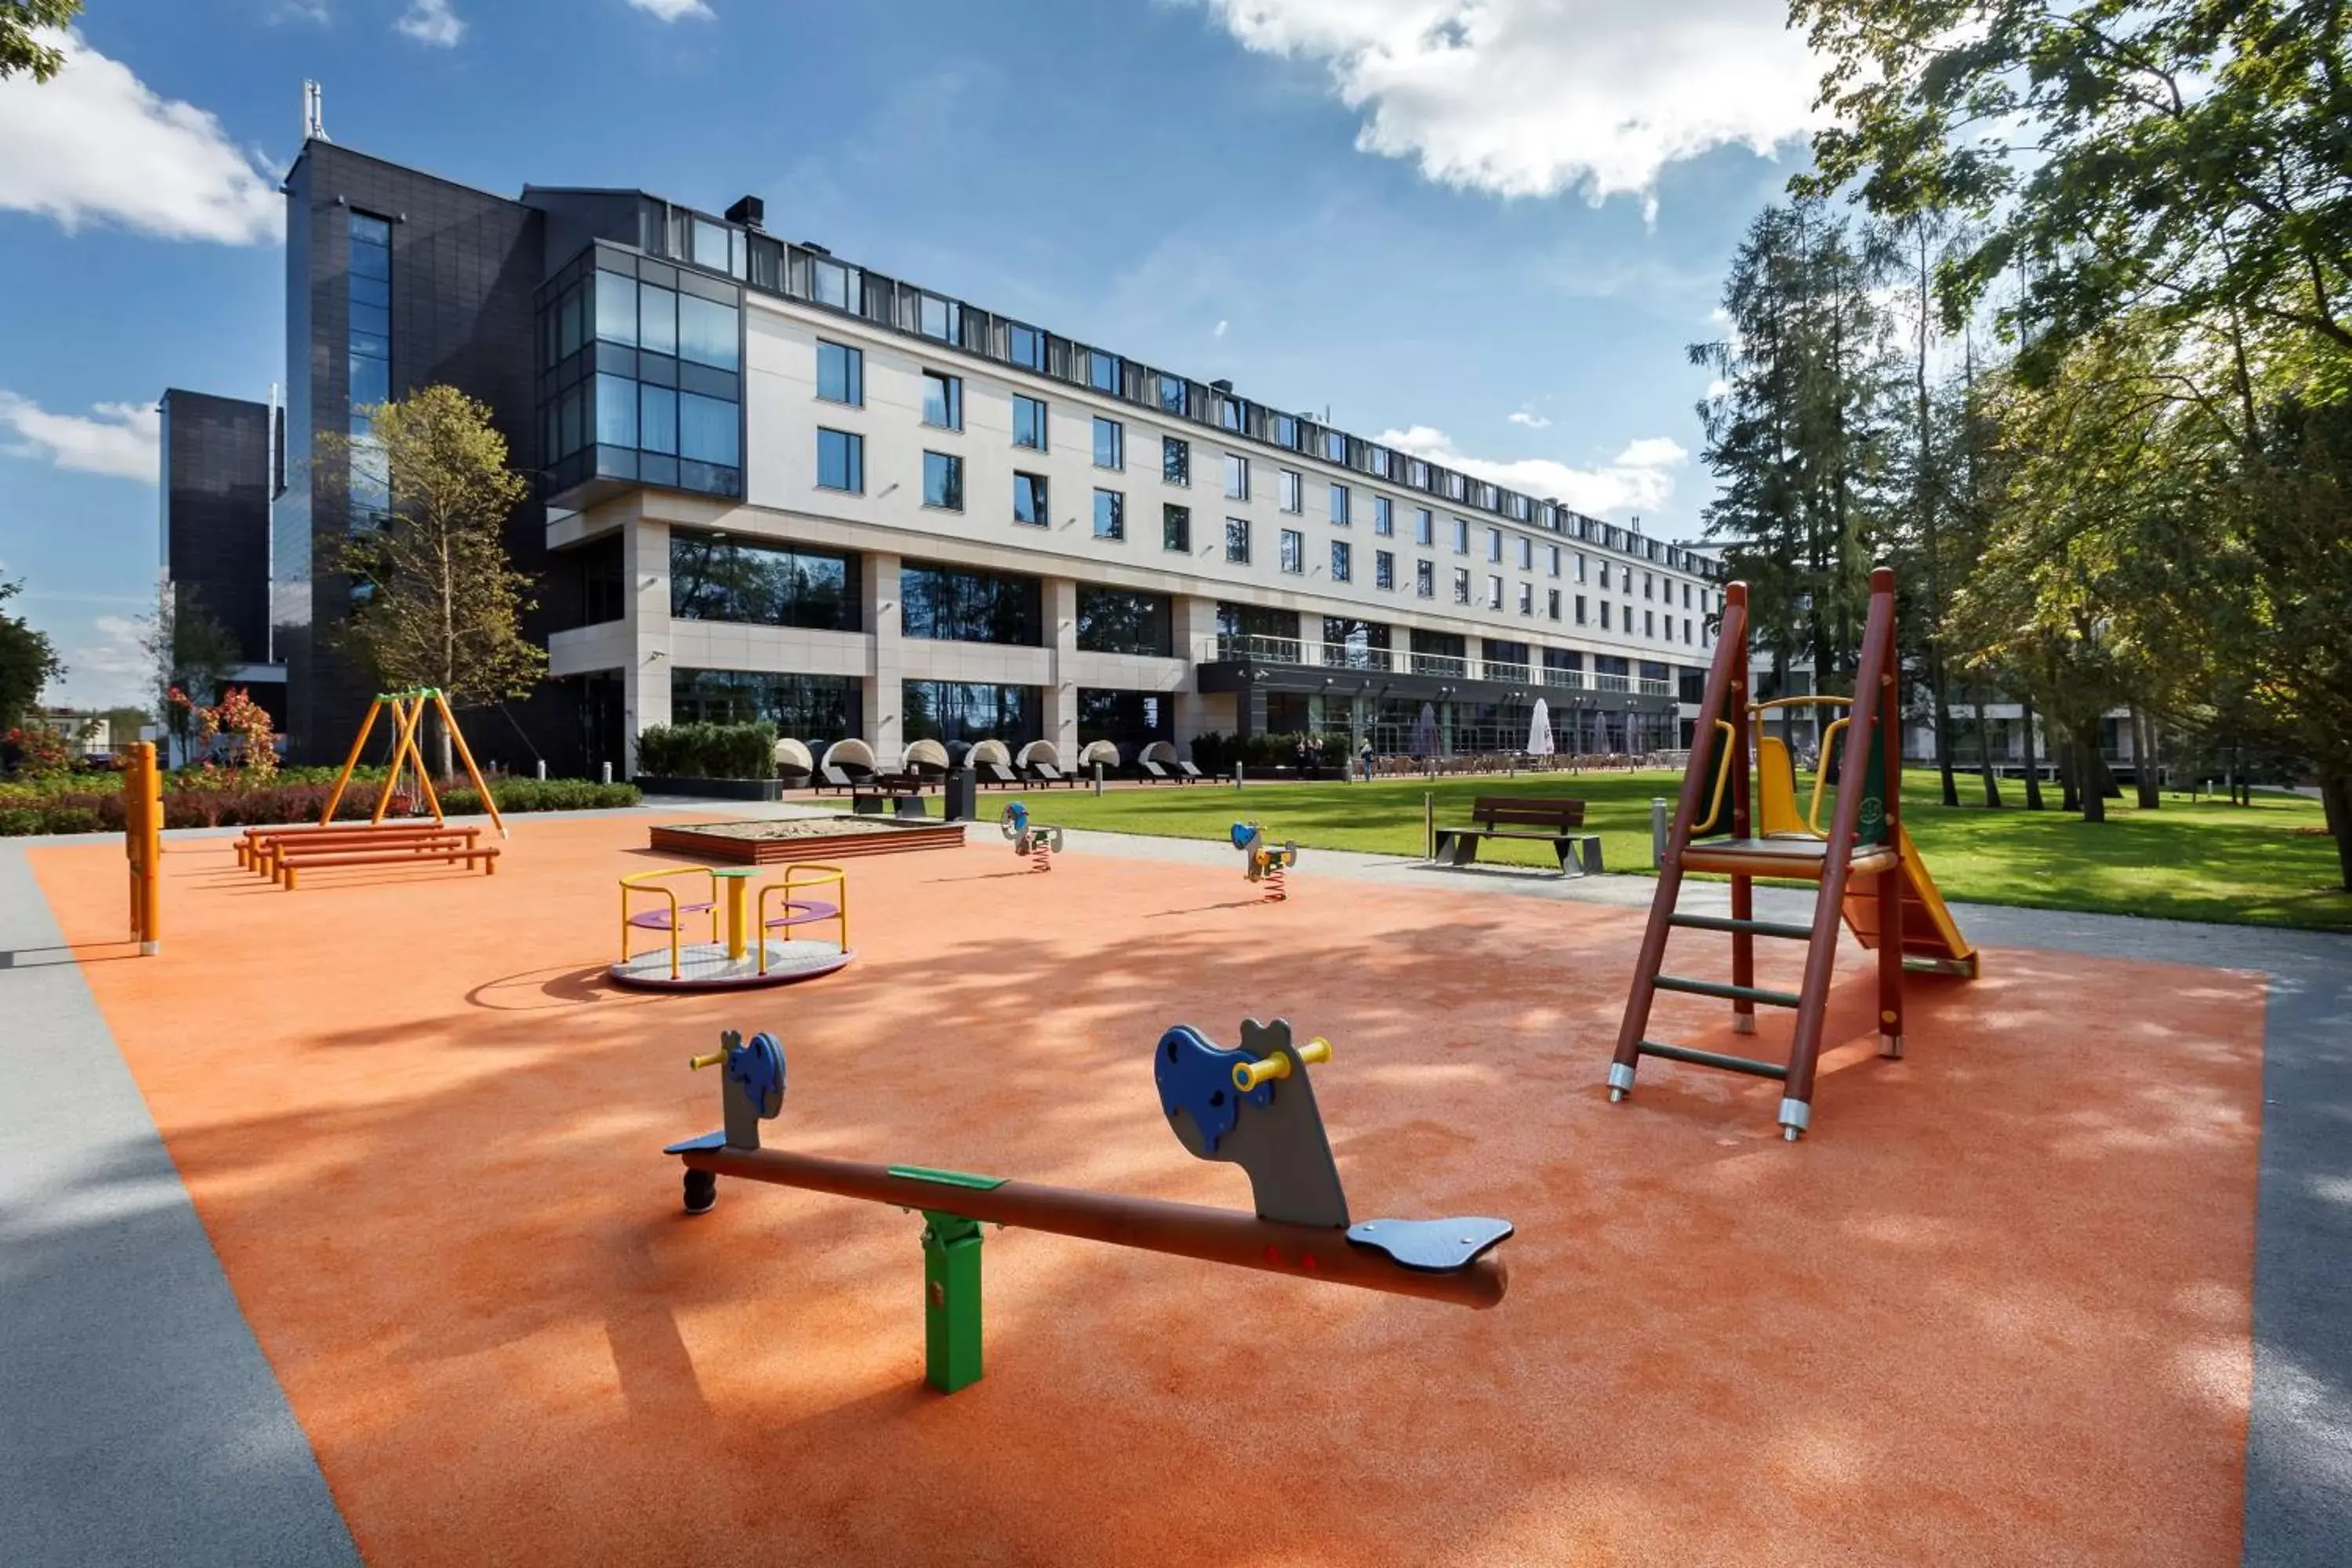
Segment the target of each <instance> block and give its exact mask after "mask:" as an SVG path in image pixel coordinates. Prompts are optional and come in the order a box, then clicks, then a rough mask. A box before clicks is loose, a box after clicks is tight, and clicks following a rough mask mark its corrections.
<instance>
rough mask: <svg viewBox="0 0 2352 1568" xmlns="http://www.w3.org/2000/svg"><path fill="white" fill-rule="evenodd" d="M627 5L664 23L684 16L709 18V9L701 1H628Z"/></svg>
mask: <svg viewBox="0 0 2352 1568" xmlns="http://www.w3.org/2000/svg"><path fill="white" fill-rule="evenodd" d="M629 4H630V5H632V6H634V7H635V8H636V9H637V10H640V11H643V12H644V13H646V15H647V16H656V17H658V18H660V19H661V20H662V21H665V22H675V21H677V20H679V19H680V18H681V17H686V16H699V17H702V18H704V19H706V20H707V19H709V16H710V7H709V6H708V5H704V4H703V3H702V0H629Z"/></svg>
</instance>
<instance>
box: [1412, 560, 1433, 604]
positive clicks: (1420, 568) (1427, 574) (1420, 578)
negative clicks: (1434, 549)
mask: <svg viewBox="0 0 2352 1568" xmlns="http://www.w3.org/2000/svg"><path fill="white" fill-rule="evenodd" d="M1412 591H1413V593H1414V594H1416V595H1419V596H1420V597H1422V598H1424V599H1433V598H1435V597H1437V563H1435V562H1434V561H1416V562H1414V563H1412Z"/></svg>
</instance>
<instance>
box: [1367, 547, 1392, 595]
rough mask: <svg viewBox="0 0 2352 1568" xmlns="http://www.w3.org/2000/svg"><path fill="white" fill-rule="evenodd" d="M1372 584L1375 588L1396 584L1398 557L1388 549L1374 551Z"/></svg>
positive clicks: (1390, 586) (1389, 586)
mask: <svg viewBox="0 0 2352 1568" xmlns="http://www.w3.org/2000/svg"><path fill="white" fill-rule="evenodd" d="M1372 586H1373V587H1375V588H1393V587H1395V586H1396V557H1395V555H1393V554H1391V552H1388V551H1385V550H1376V551H1374V552H1372Z"/></svg>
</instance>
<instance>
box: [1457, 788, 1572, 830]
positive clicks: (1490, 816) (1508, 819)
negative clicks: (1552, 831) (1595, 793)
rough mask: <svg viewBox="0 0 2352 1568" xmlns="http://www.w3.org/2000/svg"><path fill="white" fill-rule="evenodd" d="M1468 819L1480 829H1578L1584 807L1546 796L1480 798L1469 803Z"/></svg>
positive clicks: (1481, 796)
mask: <svg viewBox="0 0 2352 1568" xmlns="http://www.w3.org/2000/svg"><path fill="white" fill-rule="evenodd" d="M1470 819H1471V820H1472V821H1473V822H1475V823H1476V824H1477V825H1478V826H1481V827H1581V826H1584V803H1583V802H1582V801H1580V800H1561V799H1559V798H1558V797H1557V796H1549V795H1537V796H1534V797H1531V798H1523V797H1518V796H1513V795H1479V796H1478V797H1477V798H1476V799H1475V800H1474V801H1472V802H1471V805H1470Z"/></svg>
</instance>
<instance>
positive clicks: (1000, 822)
mask: <svg viewBox="0 0 2352 1568" xmlns="http://www.w3.org/2000/svg"><path fill="white" fill-rule="evenodd" d="M996 826H997V827H998V829H999V830H1000V831H1001V832H1003V835H1004V837H1007V838H1010V839H1011V840H1013V853H1014V854H1015V855H1018V856H1020V857H1021V858H1023V859H1024V860H1026V861H1028V862H1029V868H1030V869H1031V870H1032V871H1050V870H1052V869H1053V868H1054V857H1055V856H1056V855H1059V854H1060V853H1061V852H1062V830H1061V829H1060V828H1058V827H1048V826H1045V824H1044V823H1042V822H1032V821H1030V820H1029V808H1028V807H1027V806H1025V805H1022V804H1021V803H1020V802H1019V801H1017V800H1016V801H1013V803H1012V804H1010V805H1007V806H1006V807H1005V808H1004V815H1003V816H1000V817H998V818H997V819H996Z"/></svg>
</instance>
